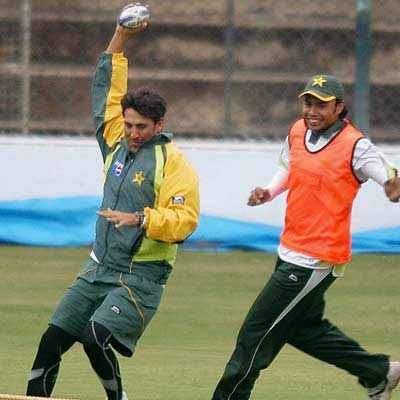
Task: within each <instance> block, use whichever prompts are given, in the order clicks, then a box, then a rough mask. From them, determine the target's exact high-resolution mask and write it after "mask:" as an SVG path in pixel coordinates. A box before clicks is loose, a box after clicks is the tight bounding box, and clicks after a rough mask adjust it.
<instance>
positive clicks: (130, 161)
mask: <svg viewBox="0 0 400 400" xmlns="http://www.w3.org/2000/svg"><path fill="white" fill-rule="evenodd" d="M133 162H134V158H131V159H130V160H129V161H128V162H127V163H126V165H125V167H124V171H125V174H124V176H123V177H122V179H121V184H120V185H119V187H118V191H117V195H116V196H115V202H114V205H113V208H112V209H113V210H114V209H115V207H116V206H117V204H118V200H119V194H120V192H121V188H122V185H123V183H124V181H125V179H126V177H127V176H128V170H129V167H130V166H131V164H133ZM110 226H111V222H109V223H108V225H107V230H106V236H105V245H104V254H103V258H102V262H103V261H104V259H105V258H106V255H107V250H108V234H109V232H110Z"/></svg>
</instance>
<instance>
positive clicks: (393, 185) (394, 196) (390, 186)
mask: <svg viewBox="0 0 400 400" xmlns="http://www.w3.org/2000/svg"><path fill="white" fill-rule="evenodd" d="M385 193H386V196H387V197H388V199H389V200H390V201H392V202H393V203H398V202H399V200H400V178H399V177H398V176H395V177H394V178H392V179H389V180H388V181H386V182H385Z"/></svg>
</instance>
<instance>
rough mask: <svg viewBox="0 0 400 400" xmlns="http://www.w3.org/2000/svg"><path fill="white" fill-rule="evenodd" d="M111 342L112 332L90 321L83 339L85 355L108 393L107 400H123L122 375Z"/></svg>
mask: <svg viewBox="0 0 400 400" xmlns="http://www.w3.org/2000/svg"><path fill="white" fill-rule="evenodd" d="M111 341H112V334H111V332H110V331H109V330H108V329H107V328H106V327H105V326H103V325H101V324H99V323H97V322H95V321H90V323H89V324H88V325H87V327H86V329H85V331H84V333H83V337H82V344H83V347H84V349H85V353H86V354H87V356H88V358H89V360H90V364H91V365H92V368H93V369H94V371H95V372H96V374H97V376H98V377H99V379H100V382H101V384H102V385H103V387H104V390H105V391H106V393H107V399H108V400H121V399H122V383H121V374H120V371H119V364H118V360H117V357H116V356H115V354H114V352H113V351H112V350H111V348H110V343H111Z"/></svg>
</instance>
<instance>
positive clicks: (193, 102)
mask: <svg viewBox="0 0 400 400" xmlns="http://www.w3.org/2000/svg"><path fill="white" fill-rule="evenodd" d="M147 3H148V4H149V6H150V8H151V10H152V26H151V29H149V30H147V31H146V32H143V33H142V34H140V35H139V36H138V37H135V38H134V39H133V40H132V43H130V44H129V46H128V49H127V51H126V54H127V55H128V57H129V59H130V68H131V69H130V82H129V85H130V86H138V85H144V84H145V85H150V86H153V87H155V88H156V89H158V90H160V91H161V93H162V94H163V95H164V96H165V97H166V98H167V101H168V103H169V111H168V114H167V117H168V118H167V127H168V129H169V130H171V131H173V132H175V133H177V134H179V135H185V136H187V137H221V138H233V137H236V138H240V139H247V138H251V139H261V140H264V139H281V138H283V137H284V136H285V135H286V133H287V129H288V127H289V125H290V123H291V122H292V121H293V120H294V119H295V118H296V117H297V116H298V115H299V110H300V105H299V102H298V100H297V94H298V92H299V90H300V89H301V88H302V86H303V85H304V82H305V81H306V80H307V78H308V77H309V76H310V75H313V74H316V73H320V72H326V73H333V74H335V75H337V76H338V77H339V78H340V79H341V80H342V81H343V83H344V84H345V89H346V94H347V95H346V102H347V104H348V106H349V108H350V111H351V113H352V114H353V115H354V113H355V112H356V111H358V110H355V109H354V108H355V106H357V107H364V108H365V109H366V110H367V111H368V107H369V112H368V113H367V115H364V117H365V116H366V117H367V124H368V125H369V124H370V128H368V125H367V130H368V131H369V133H370V135H371V137H373V138H374V139H375V140H385V141H396V140H398V138H399V134H398V126H399V125H400V112H399V108H398V101H397V98H398V97H399V94H400V40H399V39H400V28H399V26H400V24H399V22H400V7H399V2H398V0H375V1H372V24H371V26H372V36H371V37H370V39H369V42H368V41H367V42H365V43H364V44H363V46H364V47H362V48H358V45H357V41H358V40H361V38H360V35H361V34H362V30H357V15H360V14H359V12H360V9H362V6H363V5H365V4H368V3H371V0H331V1H329V2H328V1H326V0H192V1H190V2H189V1H187V0H149V1H148V2H147ZM124 4H125V2H123V1H120V0H97V1H95V0H0V9H1V12H0V131H1V132H3V133H7V132H25V133H35V134H37V133H41V134H73V135H90V134H92V123H91V120H90V108H89V104H90V102H89V87H90V79H91V76H92V74H93V71H94V67H95V64H96V60H97V57H98V55H99V54H100V52H101V51H102V50H103V49H104V48H105V47H106V45H107V42H108V40H109V38H110V37H111V34H112V31H113V29H114V26H115V19H116V16H117V15H118V12H119V10H120V8H121V7H122V6H123V5H124ZM364 22H365V21H364ZM363 26H364V28H365V26H366V25H365V23H364V25H363ZM364 33H365V31H364ZM366 36H367V37H368V31H367V35H366ZM371 38H372V39H371ZM368 46H369V47H368ZM368 48H371V58H370V63H369V62H368V54H366V53H368ZM357 54H358V56H359V57H360V56H361V57H364V59H363V61H362V62H359V63H357ZM360 71H361V72H360ZM360 74H362V76H364V78H365V77H366V78H367V79H370V86H368V85H367V86H365V82H364V83H362V85H363V86H362V87H361V89H363V90H361V91H360V90H358V91H357V93H361V94H360V95H359V96H358V98H357V99H356V97H357V96H356V93H355V92H356V90H355V89H356V88H357V85H356V83H357V82H359V81H357V79H360ZM361 82H362V81H361ZM367 83H368V81H367ZM368 88H369V91H370V94H371V97H370V101H369V98H368ZM365 89H367V90H365ZM356 100H357V101H356ZM360 101H361V105H360Z"/></svg>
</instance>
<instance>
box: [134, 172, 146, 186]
mask: <svg viewBox="0 0 400 400" xmlns="http://www.w3.org/2000/svg"><path fill="white" fill-rule="evenodd" d="M144 180H145V177H144V175H143V171H139V172H135V175H134V177H133V179H132V181H133V182H135V183H137V184H138V185H139V186H142V183H143V181H144Z"/></svg>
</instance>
